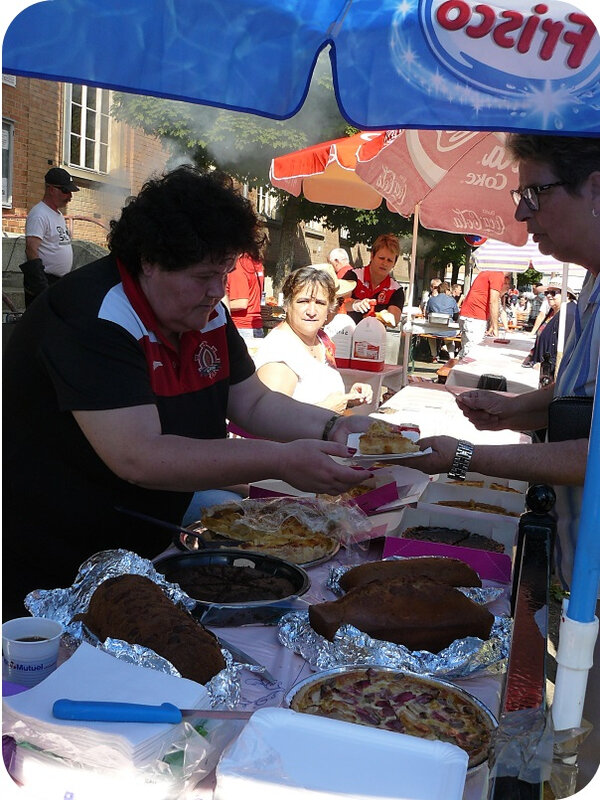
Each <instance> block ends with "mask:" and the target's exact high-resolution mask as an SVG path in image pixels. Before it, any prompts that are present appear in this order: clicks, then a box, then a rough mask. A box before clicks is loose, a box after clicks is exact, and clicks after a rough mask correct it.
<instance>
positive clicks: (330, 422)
mask: <svg viewBox="0 0 600 800" xmlns="http://www.w3.org/2000/svg"><path fill="white" fill-rule="evenodd" d="M340 416H341V414H334V415H333V417H330V418H329V419H328V420H327V422H326V423H325V427H324V428H323V436H322V438H323V441H325V442H328V441H329V434H330V433H331V431H332V430H333V426H334V425H335V423H336V422H337V421H338V419H339V418H340Z"/></svg>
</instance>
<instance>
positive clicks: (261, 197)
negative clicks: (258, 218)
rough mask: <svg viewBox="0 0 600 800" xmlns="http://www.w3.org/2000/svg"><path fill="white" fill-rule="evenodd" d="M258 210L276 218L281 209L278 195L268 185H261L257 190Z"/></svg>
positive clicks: (270, 217)
mask: <svg viewBox="0 0 600 800" xmlns="http://www.w3.org/2000/svg"><path fill="white" fill-rule="evenodd" d="M256 210H257V211H258V213H259V214H263V215H264V216H265V217H267V218H268V219H275V218H276V217H277V215H278V211H279V200H278V198H277V195H276V194H275V193H274V192H273V191H272V190H271V189H269V187H268V186H259V187H258V189H257V190H256Z"/></svg>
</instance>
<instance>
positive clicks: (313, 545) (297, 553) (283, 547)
mask: <svg viewBox="0 0 600 800" xmlns="http://www.w3.org/2000/svg"><path fill="white" fill-rule="evenodd" d="M202 525H204V526H205V527H206V528H207V530H208V532H209V533H210V532H212V533H215V534H217V535H219V534H221V535H222V536H226V537H228V538H233V539H237V540H240V544H237V545H235V546H236V547H239V548H240V549H242V550H255V551H257V552H260V553H268V554H269V555H273V556H277V557H278V558H283V559H284V560H286V561H291V563H292V564H309V563H311V562H312V561H317V560H320V559H322V558H326V557H329V556H332V555H334V553H336V552H337V550H338V548H339V542H338V540H337V539H336V538H335V533H336V524H335V522H334V521H333V520H331V519H328V518H327V517H326V516H325V515H324V514H323V513H322V512H321V511H319V509H318V508H317V506H316V505H315V504H312V505H311V503H310V501H307V502H304V503H303V502H301V501H300V500H292V499H290V498H289V497H282V498H274V499H272V500H268V501H266V502H265V501H264V500H245V501H243V502H241V503H223V504H222V505H218V506H212V507H211V508H207V509H206V510H205V511H204V513H203V515H202ZM208 538H210V537H208Z"/></svg>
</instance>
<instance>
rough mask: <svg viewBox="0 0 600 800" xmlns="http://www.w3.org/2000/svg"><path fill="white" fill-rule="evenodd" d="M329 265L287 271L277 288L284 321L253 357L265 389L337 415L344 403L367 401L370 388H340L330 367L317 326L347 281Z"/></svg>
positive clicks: (331, 354)
mask: <svg viewBox="0 0 600 800" xmlns="http://www.w3.org/2000/svg"><path fill="white" fill-rule="evenodd" d="M330 269H331V272H329V270H328V269H327V266H326V265H323V266H318V267H316V266H310V267H300V269H297V270H295V271H294V272H292V273H291V274H290V275H288V277H287V279H286V281H285V283H284V284H283V289H282V292H283V305H284V308H285V312H286V319H285V321H284V322H282V323H281V324H280V325H278V326H277V327H276V328H274V329H273V330H272V331H271V332H270V333H269V335H268V336H267V337H266V338H265V340H264V342H263V344H262V345H261V347H260V349H259V351H258V353H257V355H256V356H255V359H254V360H255V363H256V368H257V375H258V377H259V378H260V380H261V381H262V382H263V383H264V384H265V385H266V386H268V387H269V389H272V390H274V391H276V392H281V393H282V394H287V395H288V396H289V397H293V398H294V400H300V401H301V402H303V403H312V404H313V405H316V406H321V407H323V408H329V409H331V410H332V411H337V412H340V413H341V412H342V411H344V410H345V409H346V407H347V406H348V403H349V402H352V403H353V404H355V405H356V404H359V405H362V404H363V403H370V402H371V400H372V399H373V390H372V388H371V387H370V386H369V385H368V384H366V383H355V384H353V385H352V387H351V389H350V391H349V392H346V390H345V388H344V381H343V378H342V376H341V375H340V373H339V371H338V370H337V369H336V366H335V348H334V345H333V342H332V341H331V339H330V338H329V337H328V336H327V334H326V333H325V332H324V331H323V326H324V325H325V324H326V322H327V319H328V317H329V315H330V314H331V313H332V312H333V311H335V308H336V307H337V296H338V295H339V294H345V293H346V292H349V291H350V290H351V289H352V285H350V284H349V282H348V281H340V280H339V279H337V278H335V277H334V275H335V273H334V271H333V269H332V268H330ZM344 284H349V285H348V286H344Z"/></svg>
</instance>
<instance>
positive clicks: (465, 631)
mask: <svg viewBox="0 0 600 800" xmlns="http://www.w3.org/2000/svg"><path fill="white" fill-rule="evenodd" d="M308 617H309V621H310V624H311V627H312V628H313V630H315V631H316V632H317V633H319V634H321V636H324V637H325V638H326V639H329V640H330V641H332V640H333V637H334V635H335V632H336V631H337V630H338V628H339V627H340V626H341V625H353V626H354V627H355V628H358V629H359V630H360V631H363V632H364V633H367V634H368V635H369V636H372V637H373V638H374V639H381V640H382V641H385V642H394V644H402V645H404V646H405V647H408V649H409V650H428V651H429V652H431V653H438V652H439V651H440V650H443V648H444V647H448V645H450V644H452V642H453V641H454V640H455V639H463V638H464V637H465V636H477V637H479V638H480V639H484V640H485V639H488V638H489V635H490V630H491V627H492V624H493V622H494V616H493V614H491V613H490V612H489V611H488V610H487V608H485V607H484V606H481V605H478V604H477V603H474V602H473V601H472V600H469V599H468V598H467V597H465V595H464V594H462V592H460V591H459V590H458V589H455V588H454V587H453V586H446V585H444V584H439V583H435V582H434V581H431V580H428V579H427V578H419V579H418V580H415V581H412V582H411V581H405V580H395V581H390V582H389V583H386V584H382V583H380V582H379V581H371V582H370V583H367V584H365V585H364V586H358V587H357V588H356V589H351V590H350V591H349V592H348V594H346V595H344V597H341V598H340V599H339V600H334V601H333V602H327V603H317V604H315V605H312V606H310V607H309V609H308Z"/></svg>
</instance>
